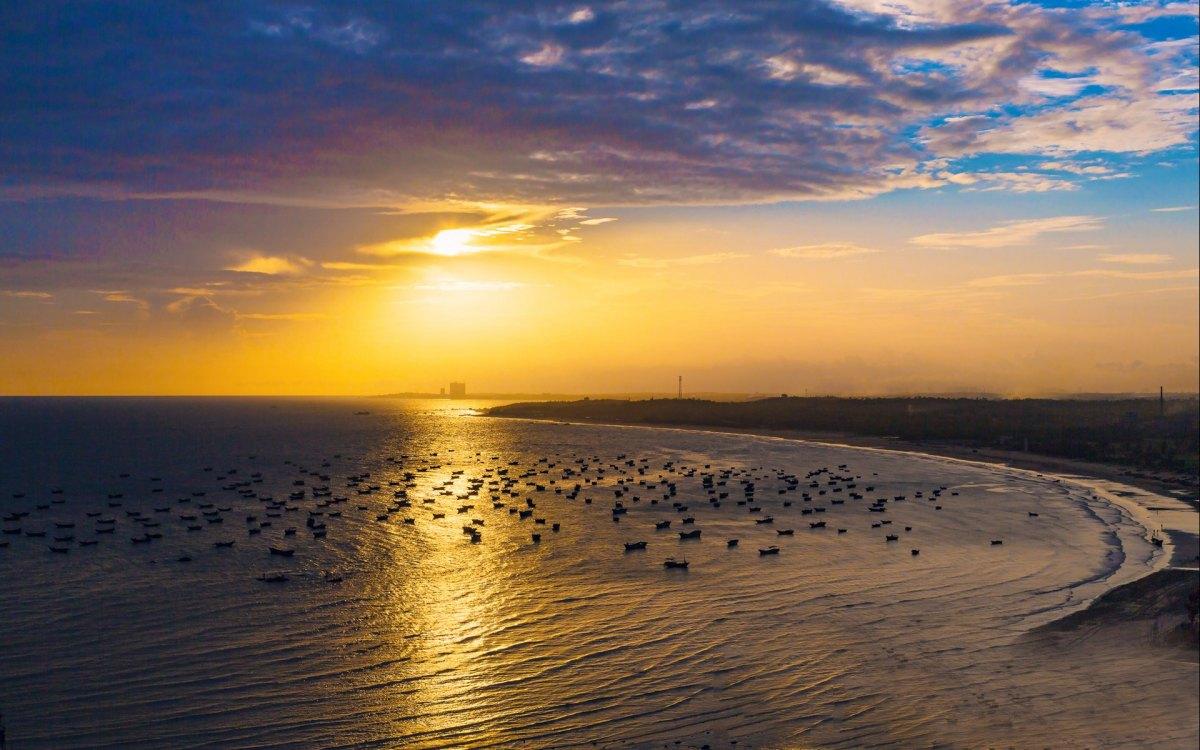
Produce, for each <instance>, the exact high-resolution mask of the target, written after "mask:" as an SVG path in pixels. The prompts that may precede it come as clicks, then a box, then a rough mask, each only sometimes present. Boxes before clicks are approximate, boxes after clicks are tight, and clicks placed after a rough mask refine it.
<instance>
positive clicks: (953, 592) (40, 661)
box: [0, 398, 1197, 750]
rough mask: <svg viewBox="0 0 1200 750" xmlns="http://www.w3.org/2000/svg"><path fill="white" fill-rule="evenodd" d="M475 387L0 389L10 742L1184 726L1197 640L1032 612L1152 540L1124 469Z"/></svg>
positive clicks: (914, 735)
mask: <svg viewBox="0 0 1200 750" xmlns="http://www.w3.org/2000/svg"><path fill="white" fill-rule="evenodd" d="M487 405H488V404H486V403H483V402H473V401H467V400H464V401H448V400H430V401H419V400H412V401H405V400H383V399H361V400H354V399H283V398H280V399H253V398H229V399H224V398H221V399H217V398H213V399H136V398H130V399H124V398H122V399H3V400H0V466H2V474H0V510H2V511H3V514H4V516H5V519H6V520H5V521H4V528H5V530H6V533H5V534H4V535H3V536H0V545H3V544H4V543H5V542H7V546H3V547H0V714H3V720H4V723H5V725H6V727H7V739H8V743H9V747H10V748H13V749H14V750H16V749H19V750H26V749H32V748H47V749H54V750H61V749H65V748H392V747H412V748H435V747H436V748H444V747H496V748H525V747H528V748H550V747H580V748H591V747H696V748H699V747H702V746H704V745H708V746H709V747H711V748H718V747H734V746H736V747H738V748H746V747H763V748H834V747H838V748H841V747H845V748H851V747H871V746H903V747H982V746H1014V747H1034V746H1037V747H1042V746H1046V747H1051V746H1052V747H1056V748H1061V747H1085V746H1090V747H1098V746H1137V745H1142V744H1147V743H1150V742H1153V743H1154V744H1156V745H1157V746H1160V747H1163V746H1166V747H1173V746H1179V747H1194V746H1195V743H1196V737H1197V729H1196V726H1195V722H1194V719H1195V716H1196V710H1197V709H1196V694H1195V690H1194V680H1195V674H1196V671H1195V665H1194V664H1193V665H1185V664H1179V663H1178V662H1177V661H1175V660H1172V659H1169V658H1166V657H1156V656H1155V655H1154V654H1153V653H1152V652H1150V651H1147V650H1145V649H1140V648H1137V647H1136V644H1128V648H1117V647H1114V646H1113V645H1112V644H1109V643H1105V644H1099V645H1098V644H1095V643H1089V642H1081V643H1080V644H1079V645H1078V647H1077V648H1075V649H1063V648H1061V647H1059V648H1048V647H1047V646H1045V645H1044V644H1042V643H1040V642H1039V641H1038V640H1037V639H1036V638H1032V637H1030V633H1031V631H1032V630H1033V629H1034V628H1035V627H1037V626H1038V625H1041V624H1044V623H1046V622H1049V621H1051V620H1054V619H1056V618H1059V617H1062V616H1063V615H1065V614H1067V613H1070V612H1073V611H1075V610H1078V609H1080V608H1082V607H1084V606H1086V604H1087V602H1088V601H1090V600H1091V599H1092V598H1094V597H1096V596H1098V595H1100V594H1101V593H1103V592H1104V591H1107V590H1108V589H1111V588H1112V587H1114V586H1116V585H1118V584H1120V583H1124V582H1128V581H1132V580H1135V579H1137V578H1139V577H1141V576H1143V575H1145V574H1146V573H1148V572H1150V571H1152V570H1155V569H1157V568H1160V567H1162V566H1163V565H1164V564H1165V560H1164V554H1165V553H1164V552H1163V551H1162V550H1160V549H1158V548H1156V547H1155V546H1154V545H1153V544H1151V542H1150V539H1149V532H1148V530H1147V528H1146V527H1145V525H1144V523H1143V522H1142V521H1141V520H1140V519H1139V518H1138V517H1137V514H1136V513H1134V512H1132V511H1130V510H1129V509H1128V508H1127V507H1125V506H1123V505H1122V504H1120V503H1119V502H1117V501H1116V500H1114V498H1112V497H1108V496H1104V495H1100V494H1097V493H1096V492H1093V491H1092V490H1090V489H1088V488H1087V487H1083V486H1080V485H1077V484H1074V483H1071V482H1066V481H1061V480H1059V479H1058V478H1055V477H1047V476H1039V475H1035V474H1032V473H1029V472H1023V471H1018V470H1014V469H1004V468H997V467H987V466H982V465H976V464H971V463H967V462H961V461H954V460H950V459H939V458H934V457H929V456H922V455H917V454H911V453H901V452H892V451H880V450H872V449H865V448H851V447H847V446H831V445H825V444H816V443H803V442H797V441H788V440H781V439H772V438H760V437H753V436H747V435H730V434H721V433H706V432H698V431H685V430H673V429H650V428H636V427H605V426H595V425H573V424H553V423H538V422H525V421H516V420H504V419H496V418H490V417H486V416H480V415H479V411H478V410H479V409H481V408H483V407H485V406H487ZM749 484H752V485H753V489H752V490H748V489H747V487H748V485H749ZM314 495H315V496H314ZM806 496H807V497H806ZM877 500H885V501H886V502H882V503H877V502H876V501H877ZM714 503H716V504H714ZM618 504H619V506H618ZM677 505H678V506H686V507H685V508H683V509H680V508H679V507H677ZM873 505H874V507H875V508H876V509H877V510H874V511H873V510H871V508H872V506H873ZM614 509H616V512H615V513H614ZM818 509H819V510H818ZM520 511H529V512H528V513H521V512H520ZM1033 514H1036V515H1033ZM522 516H527V517H522ZM767 517H770V518H771V519H772V520H771V522H769V523H767V522H763V523H760V521H764V519H766V518H767ZM687 518H691V519H693V520H692V521H691V522H686V523H685V519H687ZM539 519H540V521H544V523H542V522H540V521H539ZM664 521H670V522H671V523H670V526H669V528H663V529H658V528H656V524H660V523H662V522H664ZM822 521H823V522H824V525H823V526H821V525H816V526H814V524H818V523H819V522H822ZM556 524H557V530H555V528H556V527H555V525H556ZM464 527H468V528H467V529H464ZM289 528H293V529H295V533H294V534H289V533H287V529H289ZM17 529H19V531H15V530H17ZM110 529H111V531H109V530H110ZM471 529H473V530H474V531H475V532H476V534H477V536H478V539H477V541H472V537H471V536H470V535H468V534H467V533H466V531H468V530H471ZM842 529H844V532H841V531H840V530H842ZM690 530H700V531H701V532H702V533H701V535H700V537H699V538H698V539H682V538H681V537H680V533H679V532H686V531H690ZM788 530H791V533H790V534H788V533H781V532H787V531H788ZM321 531H323V532H324V534H323V535H321V534H319V533H316V532H321ZM40 532H44V534H45V535H44V536H37V534H39V533H40ZM31 533H32V534H33V535H31ZM535 534H540V541H534V535H535ZM889 535H894V536H895V537H896V539H895V540H894V541H889V540H888V539H887V537H888V536H889ZM135 539H137V540H138V541H136V542H135V541H134V540H135ZM731 539H737V540H738V542H737V546H734V547H731V546H729V540H731ZM638 541H644V542H646V546H645V549H639V550H633V551H626V550H625V544H626V543H628V542H638ZM92 542H94V544H93V543H92ZM229 542H232V545H231V546H228V543H229ZM81 543H86V544H81ZM218 543H222V544H223V545H226V546H217V544H218ZM272 546H274V547H276V548H277V549H279V550H281V551H284V552H287V551H289V550H290V551H291V552H292V554H291V555H290V556H284V555H279V554H271V553H270V551H269V549H270V548H271V547H272ZM770 547H777V548H778V553H777V554H761V553H760V550H768V549H769V548H770ZM52 548H53V549H52ZM55 549H56V550H59V551H53V550H55ZM667 558H674V559H676V560H684V559H686V560H687V562H688V567H687V568H686V569H678V568H666V567H664V561H665V560H666V559H667ZM272 573H274V574H281V575H279V576H278V577H280V578H283V577H286V579H287V580H281V581H277V582H267V581H263V580H260V577H263V576H264V575H265V574H272ZM677 743H678V744H677Z"/></svg>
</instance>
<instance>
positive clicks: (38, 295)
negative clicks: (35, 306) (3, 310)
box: [0, 289, 54, 301]
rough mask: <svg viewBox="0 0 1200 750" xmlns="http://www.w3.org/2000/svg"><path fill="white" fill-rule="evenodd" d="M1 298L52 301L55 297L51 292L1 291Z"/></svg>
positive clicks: (27, 290) (29, 290) (28, 290)
mask: <svg viewBox="0 0 1200 750" xmlns="http://www.w3.org/2000/svg"><path fill="white" fill-rule="evenodd" d="M0 297H11V298H14V299H36V300H43V301H47V300H52V299H54V295H53V294H51V293H50V292H39V291H34V290H31V289H0Z"/></svg>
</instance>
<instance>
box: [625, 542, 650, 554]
mask: <svg viewBox="0 0 1200 750" xmlns="http://www.w3.org/2000/svg"><path fill="white" fill-rule="evenodd" d="M636 549H646V543H645V542H625V551H626V552H632V551H634V550H636Z"/></svg>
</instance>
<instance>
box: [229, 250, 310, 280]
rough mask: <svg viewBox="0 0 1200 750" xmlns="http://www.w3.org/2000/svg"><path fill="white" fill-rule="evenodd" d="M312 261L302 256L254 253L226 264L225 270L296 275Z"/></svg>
mask: <svg viewBox="0 0 1200 750" xmlns="http://www.w3.org/2000/svg"><path fill="white" fill-rule="evenodd" d="M311 265H312V263H311V262H310V261H308V260H305V259H304V258H294V259H293V258H284V257H279V256H271V255H255V256H253V257H250V258H247V259H246V260H243V261H242V262H241V263H238V264H236V265H233V266H227V267H226V268H225V270H226V271H234V272H237V273H257V274H263V275H265V276H296V275H298V274H301V273H304V271H305V269H307V268H308V267H309V266H311Z"/></svg>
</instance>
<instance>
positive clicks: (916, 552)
mask: <svg viewBox="0 0 1200 750" xmlns="http://www.w3.org/2000/svg"><path fill="white" fill-rule="evenodd" d="M912 553H913V557H916V556H917V555H919V554H921V550H919V549H914V550H913V551H912Z"/></svg>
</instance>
